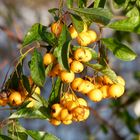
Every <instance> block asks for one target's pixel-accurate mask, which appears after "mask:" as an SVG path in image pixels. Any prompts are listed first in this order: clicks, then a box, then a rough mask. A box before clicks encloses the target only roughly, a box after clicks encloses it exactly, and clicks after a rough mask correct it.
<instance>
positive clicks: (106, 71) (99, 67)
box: [85, 63, 117, 83]
mask: <svg viewBox="0 0 140 140" xmlns="http://www.w3.org/2000/svg"><path fill="white" fill-rule="evenodd" d="M85 64H86V65H87V66H89V67H91V68H93V69H94V70H95V71H97V72H100V73H102V74H103V75H106V76H108V77H109V78H110V79H111V80H112V81H113V82H115V83H116V82H117V75H116V73H115V72H114V71H113V70H112V69H110V68H108V67H105V66H103V65H101V64H90V63H85Z"/></svg>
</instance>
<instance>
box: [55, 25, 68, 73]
mask: <svg viewBox="0 0 140 140" xmlns="http://www.w3.org/2000/svg"><path fill="white" fill-rule="evenodd" d="M70 40H71V36H70V33H69V31H68V28H67V26H66V25H64V26H63V28H62V32H61V34H60V37H59V39H58V48H57V50H55V51H56V52H57V57H58V62H59V64H60V65H61V66H62V67H63V68H64V69H66V70H68V71H69V63H68V59H69V48H70Z"/></svg>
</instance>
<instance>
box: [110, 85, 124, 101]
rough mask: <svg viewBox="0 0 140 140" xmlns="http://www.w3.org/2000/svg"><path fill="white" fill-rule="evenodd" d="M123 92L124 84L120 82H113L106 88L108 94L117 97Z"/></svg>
mask: <svg viewBox="0 0 140 140" xmlns="http://www.w3.org/2000/svg"><path fill="white" fill-rule="evenodd" d="M123 93H124V86H122V85H121V84H113V85H111V86H110V87H109V89H108V94H109V96H110V97H113V98H118V97H120V96H122V95H123Z"/></svg>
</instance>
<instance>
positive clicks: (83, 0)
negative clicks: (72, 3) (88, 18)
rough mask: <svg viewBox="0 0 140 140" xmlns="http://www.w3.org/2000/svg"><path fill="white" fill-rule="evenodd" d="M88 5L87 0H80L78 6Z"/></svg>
mask: <svg viewBox="0 0 140 140" xmlns="http://www.w3.org/2000/svg"><path fill="white" fill-rule="evenodd" d="M86 5H87V0H78V7H79V8H84V7H86Z"/></svg>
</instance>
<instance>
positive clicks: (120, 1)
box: [114, 0, 125, 5]
mask: <svg viewBox="0 0 140 140" xmlns="http://www.w3.org/2000/svg"><path fill="white" fill-rule="evenodd" d="M114 2H115V3H116V4H118V5H123V4H124V3H125V0H114Z"/></svg>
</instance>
